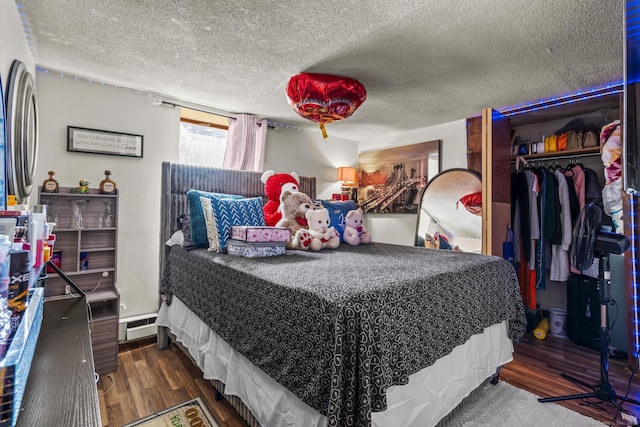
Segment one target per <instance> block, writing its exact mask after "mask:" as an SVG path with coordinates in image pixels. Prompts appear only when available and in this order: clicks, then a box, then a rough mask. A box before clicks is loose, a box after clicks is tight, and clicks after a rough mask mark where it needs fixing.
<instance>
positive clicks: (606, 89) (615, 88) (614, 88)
mask: <svg viewBox="0 0 640 427" xmlns="http://www.w3.org/2000/svg"><path fill="white" fill-rule="evenodd" d="M623 91H624V87H623V85H622V82H618V83H612V84H608V85H606V86H601V87H596V88H593V89H588V90H584V91H580V92H576V93H572V94H567V95H563V96H559V97H553V98H547V99H541V100H538V101H533V102H528V103H526V104H520V105H516V106H512V107H505V108H502V109H498V111H500V112H501V113H502V114H503V115H505V116H507V117H508V116H514V115H517V114H524V113H530V112H532V111H536V110H542V109H545V108H553V107H558V106H560V105H566V104H573V103H574V102H583V101H586V100H588V99H593V98H600V97H603V96H607V95H614V94H616V93H622V92H623Z"/></svg>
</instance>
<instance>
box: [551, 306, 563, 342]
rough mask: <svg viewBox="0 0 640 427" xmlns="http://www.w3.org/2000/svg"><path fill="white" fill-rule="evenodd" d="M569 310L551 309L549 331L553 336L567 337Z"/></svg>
mask: <svg viewBox="0 0 640 427" xmlns="http://www.w3.org/2000/svg"><path fill="white" fill-rule="evenodd" d="M566 323H567V310H565V309H562V308H550V309H549V332H550V334H551V336H554V337H560V338H566V337H567V325H566Z"/></svg>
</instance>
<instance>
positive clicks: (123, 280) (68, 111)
mask: <svg viewBox="0 0 640 427" xmlns="http://www.w3.org/2000/svg"><path fill="white" fill-rule="evenodd" d="M36 79H37V90H38V106H39V111H40V147H39V151H38V157H37V159H38V160H37V167H36V175H35V178H34V181H35V183H36V185H41V184H42V181H44V180H45V179H46V178H47V171H49V170H53V171H55V173H56V179H57V180H58V182H59V183H60V185H61V186H64V187H77V186H78V181H79V180H80V179H87V180H88V181H89V182H90V183H91V184H90V187H97V186H98V185H99V183H100V181H101V180H102V179H103V178H104V170H105V169H109V170H110V171H111V173H112V178H113V180H114V181H115V182H116V184H117V186H118V192H119V194H120V200H119V218H118V227H119V229H118V254H117V256H118V283H117V285H118V288H119V290H120V295H121V303H122V304H123V307H122V308H121V311H120V315H121V316H122V317H128V316H134V315H138V314H146V313H151V312H154V311H156V309H157V301H158V268H159V267H158V265H159V261H158V259H159V237H160V236H159V230H160V177H161V163H162V161H163V160H168V161H177V158H178V139H179V127H178V123H179V119H180V116H179V110H178V109H171V108H165V107H158V106H153V105H152V104H151V101H150V97H149V96H147V95H145V94H141V93H139V92H136V91H132V90H126V89H123V88H115V87H112V86H106V85H104V86H103V85H101V84H97V83H89V82H87V81H84V80H74V79H72V78H68V77H61V76H59V75H57V74H53V73H45V72H38V73H37V75H36ZM67 126H78V127H86V128H93V129H101V130H109V131H117V132H124V133H133V134H138V135H143V137H144V139H143V144H144V145H143V150H144V152H143V155H144V157H143V158H133V157H120V156H110V155H102V154H89V153H78V152H67ZM30 202H31V204H33V203H36V202H37V190H34V192H33V194H32V196H31V198H30Z"/></svg>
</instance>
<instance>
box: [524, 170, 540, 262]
mask: <svg viewBox="0 0 640 427" xmlns="http://www.w3.org/2000/svg"><path fill="white" fill-rule="evenodd" d="M523 173H524V174H525V177H526V178H527V189H528V192H529V231H530V233H531V253H530V256H529V270H535V268H536V254H535V247H536V240H540V216H539V215H538V194H539V193H540V187H539V185H538V177H537V176H536V174H535V173H533V172H531V171H530V170H526V171H523Z"/></svg>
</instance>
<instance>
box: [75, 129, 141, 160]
mask: <svg viewBox="0 0 640 427" xmlns="http://www.w3.org/2000/svg"><path fill="white" fill-rule="evenodd" d="M142 143H143V136H142V135H134V134H131V133H122V132H112V131H107V130H98V129H87V128H79V127H73V126H67V151H79V152H82V153H94V154H110V155H113V156H125V157H142Z"/></svg>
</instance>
